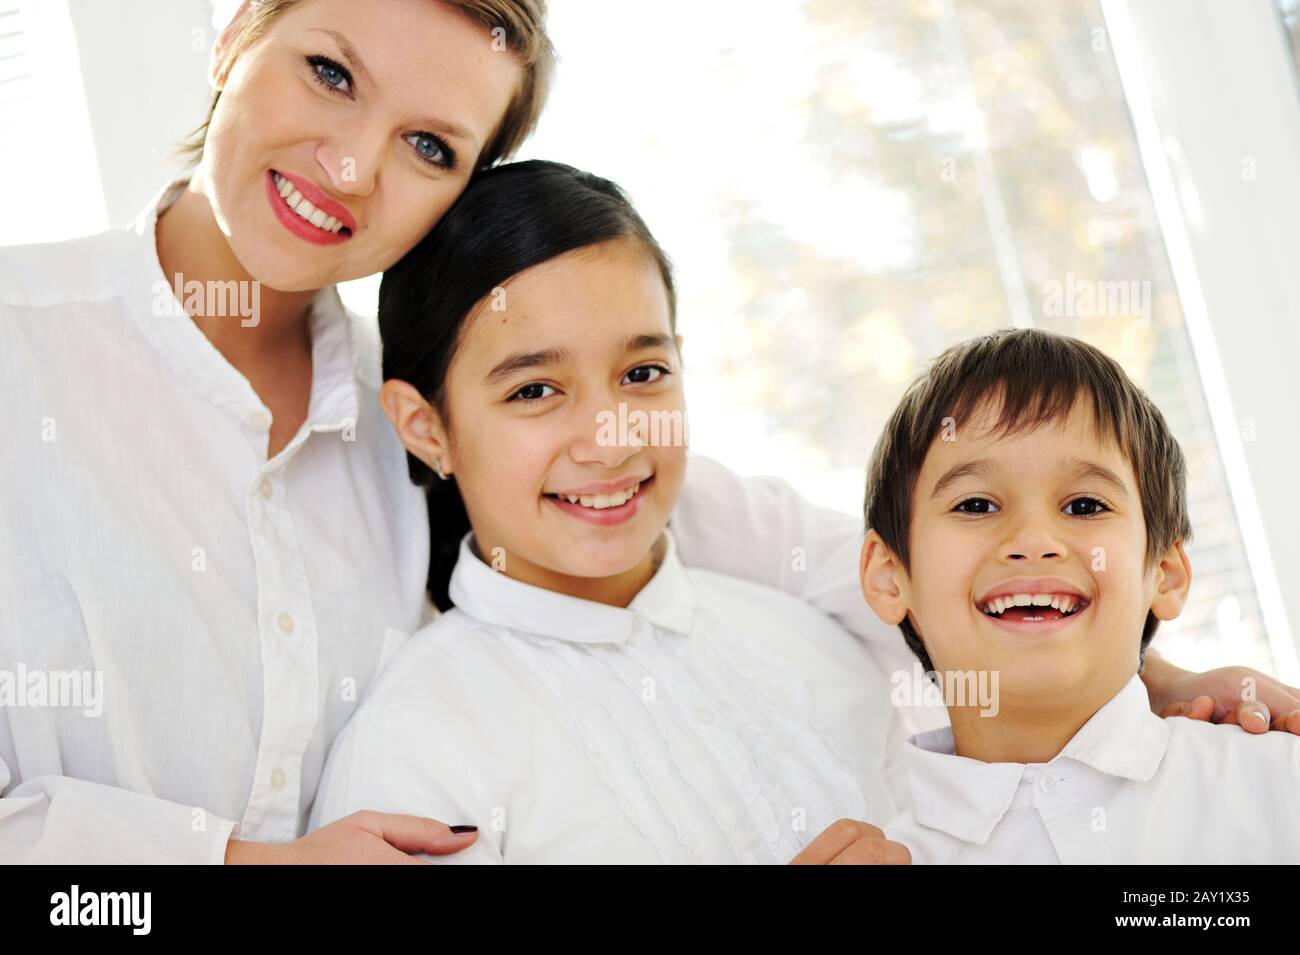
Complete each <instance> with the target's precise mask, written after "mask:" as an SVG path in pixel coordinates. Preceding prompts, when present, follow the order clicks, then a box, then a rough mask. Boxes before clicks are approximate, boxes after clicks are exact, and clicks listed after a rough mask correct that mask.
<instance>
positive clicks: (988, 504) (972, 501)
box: [953, 497, 998, 514]
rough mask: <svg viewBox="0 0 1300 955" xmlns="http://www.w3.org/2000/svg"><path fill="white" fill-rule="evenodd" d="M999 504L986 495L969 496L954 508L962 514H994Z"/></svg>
mask: <svg viewBox="0 0 1300 955" xmlns="http://www.w3.org/2000/svg"><path fill="white" fill-rule="evenodd" d="M997 509H998V506H997V505H996V504H994V503H993V502H992V501H990V500H989V499H988V498H985V497H968V498H966V500H964V501H962V502H961V503H960V504H958V505H957V506H956V507H954V508H953V510H954V511H957V512H959V513H961V514H993V513H996V511H997Z"/></svg>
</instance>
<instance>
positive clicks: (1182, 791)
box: [882, 675, 1300, 864]
mask: <svg viewBox="0 0 1300 955" xmlns="http://www.w3.org/2000/svg"><path fill="white" fill-rule="evenodd" d="M903 764H904V766H905V769H906V779H907V784H908V788H909V791H910V796H911V799H910V805H909V807H908V808H907V809H905V810H904V811H903V812H901V813H900V814H899V815H898V816H897V817H896V818H894V819H893V820H891V821H890V822H889V823H888V824H887V825H885V826H884V827H882V828H883V829H884V832H885V835H886V837H887V838H889V839H891V840H894V841H896V842H901V843H903V844H904V845H906V846H907V847H908V848H909V849H910V850H911V852H912V861H913V863H914V864H927V863H938V864H962V863H972V864H997V863H1039V864H1042V863H1066V864H1071V863H1119V864H1128V863H1179V864H1182V863H1197V864H1232V863H1258V862H1275V863H1297V862H1300V812H1297V811H1296V805H1295V792H1296V786H1297V784H1300V738H1298V737H1295V736H1292V735H1291V734H1289V733H1266V734H1264V735H1263V736H1262V737H1255V736H1251V735H1249V734H1246V733H1243V732H1242V731H1241V729H1240V728H1239V727H1236V726H1216V725H1212V724H1209V723H1204V722H1199V721H1195V720H1188V719H1185V718H1183V717H1174V718H1172V719H1161V718H1160V717H1158V716H1156V715H1155V714H1154V713H1152V712H1151V706H1150V700H1149V698H1148V696H1147V691H1146V687H1145V686H1144V685H1143V683H1142V681H1141V679H1140V678H1139V677H1137V676H1136V675H1135V676H1133V677H1132V679H1130V680H1129V682H1128V683H1127V684H1126V685H1125V686H1124V687H1123V689H1121V690H1120V692H1119V693H1117V694H1116V695H1115V696H1114V697H1112V698H1111V699H1110V700H1109V701H1108V702H1107V703H1106V704H1105V705H1104V706H1103V707H1101V709H1099V710H1098V711H1097V712H1096V713H1095V714H1094V715H1093V717H1092V718H1091V719H1090V720H1089V721H1088V722H1087V723H1086V724H1084V726H1083V727H1082V728H1080V730H1079V731H1078V733H1076V734H1075V735H1074V737H1073V738H1072V739H1071V740H1070V742H1069V743H1068V744H1066V746H1065V747H1064V748H1063V749H1062V750H1061V752H1060V753H1059V754H1058V755H1057V756H1056V757H1055V758H1053V759H1051V760H1050V761H1048V762H1047V763H1039V764H1023V763H985V762H981V761H979V760H975V759H969V758H966V757H962V756H957V755H954V744H953V735H952V730H951V729H949V728H943V729H937V730H933V731H930V732H927V733H922V734H918V735H916V736H914V737H912V738H911V739H909V740H908V741H907V742H906V743H905V744H904V747H903Z"/></svg>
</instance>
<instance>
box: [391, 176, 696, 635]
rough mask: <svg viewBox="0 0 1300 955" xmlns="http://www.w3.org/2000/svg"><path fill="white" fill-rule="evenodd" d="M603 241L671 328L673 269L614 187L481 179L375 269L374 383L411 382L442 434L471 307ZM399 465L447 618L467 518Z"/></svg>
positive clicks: (430, 480) (452, 488)
mask: <svg viewBox="0 0 1300 955" xmlns="http://www.w3.org/2000/svg"><path fill="white" fill-rule="evenodd" d="M614 240H628V241H632V242H635V243H637V244H639V245H640V246H641V247H643V248H644V249H645V251H646V252H647V253H648V254H649V255H650V256H651V258H653V259H654V261H655V264H656V265H658V267H659V272H660V274H661V275H662V276H663V280H664V288H665V290H666V291H667V294H668V308H669V317H670V320H673V321H675V317H676V294H675V290H674V287H673V277H672V266H671V264H670V263H669V261H668V257H667V256H666V255H665V254H664V252H663V250H662V249H660V248H659V244H658V243H657V242H656V241H655V239H654V237H653V236H652V235H651V234H650V230H649V229H647V228H646V224H645V223H644V222H643V221H642V220H641V217H640V216H639V215H637V213H636V210H635V209H634V208H633V207H632V204H631V203H630V202H629V201H628V199H627V197H626V196H625V195H624V194H623V192H622V190H621V189H619V187H618V186H616V185H615V184H614V183H612V182H610V181H609V180H608V179H601V178H600V177H599V176H593V175H592V174H591V173H588V172H583V171H581V170H579V169H574V168H573V167H572V166H566V165H563V164H561V163H555V162H543V161H541V160H529V161H527V162H517V163H508V164H506V165H501V166H495V167H493V168H491V169H487V170H484V171H483V172H480V173H479V174H477V175H476V176H475V177H474V178H473V179H472V180H471V181H470V184H469V186H468V188H467V189H466V190H465V192H464V193H463V194H462V195H461V197H460V198H459V199H457V200H456V202H455V204H454V205H453V206H452V207H451V208H450V209H449V210H448V211H447V213H446V215H444V216H443V217H442V220H441V221H440V222H439V223H438V224H437V225H436V226H434V228H433V230H432V231H430V232H429V234H428V235H426V236H425V237H424V238H423V239H422V240H420V242H419V244H418V245H416V246H415V248H413V249H412V250H411V251H410V252H408V253H407V254H406V256H405V257H403V258H402V260H401V261H400V262H398V263H397V264H396V265H394V266H393V267H392V268H390V269H389V270H388V271H387V272H385V273H384V278H383V282H382V283H381V285H380V287H379V333H380V337H381V338H382V340H383V353H384V360H383V367H384V379H385V380H387V379H390V378H396V379H400V380H401V381H405V382H408V383H409V384H411V385H412V386H414V387H415V388H416V389H417V390H418V391H419V392H420V394H421V395H423V396H424V397H425V398H426V400H428V401H429V403H430V404H432V405H433V407H434V408H436V409H437V411H438V414H439V415H440V416H441V418H442V421H443V424H444V426H445V427H446V428H447V430H448V431H449V432H450V431H451V429H452V427H453V422H452V421H451V419H450V417H449V416H448V414H447V408H448V402H447V394H446V379H447V371H448V369H449V368H450V367H451V363H452V359H453V358H455V356H456V350H457V347H458V345H459V343H460V340H461V334H462V330H463V328H464V326H465V322H466V320H467V319H468V318H469V317H470V316H471V315H473V314H475V313H476V311H477V309H478V307H479V305H480V303H482V302H483V301H484V300H485V299H487V298H488V296H490V295H491V294H492V293H493V291H494V290H495V289H497V288H500V287H501V286H503V285H504V284H505V283H506V282H507V281H509V280H510V279H511V278H513V277H514V276H516V275H518V274H519V273H521V272H523V271H525V270H526V269H530V268H532V267H533V266H534V265H540V264H541V263H543V262H547V261H549V260H551V259H554V258H556V257H558V256H561V255H564V254H565V253H566V252H572V251H575V250H577V249H582V248H586V247H588V246H594V245H599V244H600V243H602V242H610V241H614ZM461 424H466V423H464V422H461ZM471 426H472V425H471ZM407 464H408V466H409V468H410V472H411V480H412V481H414V482H415V483H416V484H418V485H420V486H422V487H424V488H426V492H427V494H428V500H429V537H430V552H429V581H428V586H429V595H430V597H431V598H432V599H433V602H434V604H435V605H436V606H437V607H438V609H439V610H448V609H450V607H451V606H452V604H451V599H450V598H449V596H448V594H447V586H448V584H449V583H450V582H451V572H452V568H453V567H455V565H456V558H457V556H458V553H459V547H460V541H461V538H462V537H464V536H465V533H466V532H467V531H468V530H469V529H470V524H469V516H468V515H467V514H466V512H465V505H464V502H463V501H462V500H461V496H460V491H459V490H458V489H457V487H456V478H455V476H454V475H452V476H450V477H449V478H448V480H446V481H443V480H441V479H440V478H438V477H437V476H436V475H435V474H434V473H433V471H432V470H430V469H429V467H428V466H427V465H426V464H425V463H424V462H423V461H421V460H419V459H418V458H416V457H415V456H414V455H411V454H409V453H408V454H407Z"/></svg>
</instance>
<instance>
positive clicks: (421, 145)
mask: <svg viewBox="0 0 1300 955" xmlns="http://www.w3.org/2000/svg"><path fill="white" fill-rule="evenodd" d="M405 138H406V141H407V142H408V143H410V144H411V145H412V146H414V147H415V153H416V155H417V156H419V157H420V160H421V161H422V162H427V163H428V164H429V165H430V166H441V167H443V168H444V169H451V168H453V167H454V166H455V163H456V157H455V154H454V153H453V152H452V151H451V149H450V147H448V146H447V144H446V143H444V142H443V141H442V140H441V139H439V138H438V137H437V136H434V135H433V134H431V133H410V134H409V135H407V136H406V137H405Z"/></svg>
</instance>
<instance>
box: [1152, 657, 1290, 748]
mask: <svg viewBox="0 0 1300 955" xmlns="http://www.w3.org/2000/svg"><path fill="white" fill-rule="evenodd" d="M1142 680H1143V682H1144V683H1146V685H1147V692H1148V694H1149V696H1150V698H1151V710H1152V712H1154V713H1156V714H1157V715H1159V716H1186V717H1187V718H1188V719H1193V720H1209V721H1210V722H1212V723H1235V724H1237V725H1238V726H1240V727H1241V728H1242V729H1244V730H1245V731H1246V732H1247V733H1267V732H1268V731H1269V730H1270V729H1271V730H1273V731H1274V732H1283V733H1294V734H1295V735H1297V736H1300V689H1297V688H1296V687H1293V686H1288V685H1287V684H1285V683H1283V682H1282V681H1281V680H1276V679H1274V678H1273V677H1271V676H1269V675H1268V674H1267V673H1260V672H1259V671H1258V670H1252V669H1251V668H1250V667H1219V668H1218V669H1217V670H1207V671H1206V672H1204V673H1193V672H1191V671H1188V670H1184V669H1182V668H1180V667H1176V666H1174V665H1173V664H1172V663H1170V662H1169V661H1168V660H1164V659H1162V658H1161V657H1160V655H1159V654H1157V653H1153V652H1152V651H1151V650H1148V651H1147V665H1146V667H1145V668H1144V670H1143V672H1142Z"/></svg>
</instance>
